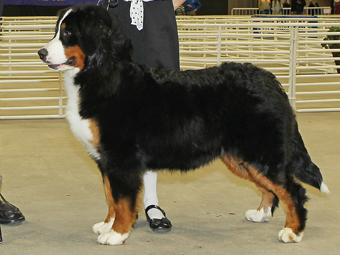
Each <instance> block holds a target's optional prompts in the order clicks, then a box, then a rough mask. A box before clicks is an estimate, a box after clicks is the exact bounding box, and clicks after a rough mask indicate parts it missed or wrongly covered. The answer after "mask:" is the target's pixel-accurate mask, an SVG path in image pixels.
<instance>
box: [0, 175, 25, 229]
mask: <svg viewBox="0 0 340 255" xmlns="http://www.w3.org/2000/svg"><path fill="white" fill-rule="evenodd" d="M1 181H2V176H0V191H1ZM24 220H25V217H24V215H23V214H22V213H21V212H20V210H19V208H17V207H16V206H14V205H12V204H10V203H9V202H8V201H7V200H6V199H5V198H4V197H3V195H1V193H0V224H10V225H18V224H21V223H22V222H23V221H24Z"/></svg>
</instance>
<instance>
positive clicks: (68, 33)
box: [62, 29, 72, 37]
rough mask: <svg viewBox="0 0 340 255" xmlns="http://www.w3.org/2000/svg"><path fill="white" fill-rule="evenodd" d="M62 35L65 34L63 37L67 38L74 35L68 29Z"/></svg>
mask: <svg viewBox="0 0 340 255" xmlns="http://www.w3.org/2000/svg"><path fill="white" fill-rule="evenodd" d="M62 33H63V36H66V37H68V36H70V35H71V34H72V33H71V32H70V31H68V30H66V29H63V31H62Z"/></svg>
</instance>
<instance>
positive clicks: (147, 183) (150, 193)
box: [143, 171, 172, 232]
mask: <svg viewBox="0 0 340 255" xmlns="http://www.w3.org/2000/svg"><path fill="white" fill-rule="evenodd" d="M143 180H144V199H143V202H144V208H145V214H146V218H147V221H148V222H149V224H150V228H151V229H152V230H153V231H155V232H164V231H170V230H171V227H172V225H171V222H170V221H169V220H168V219H167V218H166V215H165V212H164V211H163V210H162V209H161V208H160V207H159V206H158V197H157V172H155V171H147V172H146V173H145V174H144V176H143Z"/></svg>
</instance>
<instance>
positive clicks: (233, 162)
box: [221, 155, 274, 222]
mask: <svg viewBox="0 0 340 255" xmlns="http://www.w3.org/2000/svg"><path fill="white" fill-rule="evenodd" d="M221 159H222V161H223V162H224V164H225V165H226V166H227V167H228V169H229V170H230V171H231V172H232V173H234V174H235V175H237V176H239V177H241V178H243V179H246V180H249V181H251V182H255V180H253V178H252V177H251V176H250V175H249V173H248V170H247V168H245V166H244V164H243V162H242V161H241V160H239V159H235V158H229V157H228V156H227V155H225V156H224V157H223V158H221ZM255 184H256V186H257V187H258V188H259V190H260V191H261V192H262V202H261V204H260V206H259V208H258V209H257V210H248V211H247V212H246V214H245V216H246V218H247V220H249V221H252V222H267V221H269V220H270V218H271V217H272V214H271V209H272V205H273V199H274V194H273V193H272V192H270V191H268V190H267V189H266V188H265V187H263V186H261V185H260V184H258V183H256V182H255Z"/></svg>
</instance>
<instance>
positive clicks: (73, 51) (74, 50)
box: [65, 45, 85, 71]
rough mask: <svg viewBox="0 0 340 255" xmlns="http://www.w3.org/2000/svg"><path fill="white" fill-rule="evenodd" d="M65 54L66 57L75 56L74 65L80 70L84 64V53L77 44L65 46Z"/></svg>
mask: <svg viewBox="0 0 340 255" xmlns="http://www.w3.org/2000/svg"><path fill="white" fill-rule="evenodd" d="M65 56H66V58H67V59H70V58H71V57H75V64H74V67H77V68H79V70H80V71H81V70H82V69H83V68H84V66H85V54H84V52H83V51H82V50H81V48H80V47H79V46H78V45H75V46H73V47H69V48H65Z"/></svg>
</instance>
